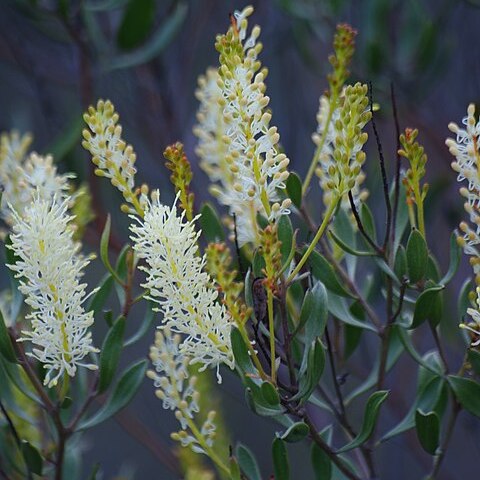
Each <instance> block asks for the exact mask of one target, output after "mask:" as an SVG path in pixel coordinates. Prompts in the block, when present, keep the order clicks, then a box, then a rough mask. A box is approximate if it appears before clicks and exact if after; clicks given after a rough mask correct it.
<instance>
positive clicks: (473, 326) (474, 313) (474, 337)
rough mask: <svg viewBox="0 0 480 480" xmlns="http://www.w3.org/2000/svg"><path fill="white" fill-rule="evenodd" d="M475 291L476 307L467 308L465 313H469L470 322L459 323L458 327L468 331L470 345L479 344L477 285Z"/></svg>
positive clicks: (479, 327) (479, 297)
mask: <svg viewBox="0 0 480 480" xmlns="http://www.w3.org/2000/svg"><path fill="white" fill-rule="evenodd" d="M476 293H477V298H476V303H477V306H476V308H468V309H467V314H468V315H470V322H468V323H461V324H460V328H464V329H465V330H467V331H468V332H469V333H470V337H471V346H472V347H478V346H479V345H480V287H477V291H476Z"/></svg>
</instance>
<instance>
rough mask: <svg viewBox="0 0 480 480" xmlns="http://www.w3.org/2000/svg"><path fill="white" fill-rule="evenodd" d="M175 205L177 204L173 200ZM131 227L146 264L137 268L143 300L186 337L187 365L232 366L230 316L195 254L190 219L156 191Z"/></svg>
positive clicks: (202, 261)
mask: <svg viewBox="0 0 480 480" xmlns="http://www.w3.org/2000/svg"><path fill="white" fill-rule="evenodd" d="M175 203H176V202H175ZM131 218H132V219H133V220H134V221H135V222H136V223H133V224H132V225H131V226H130V231H131V232H132V234H133V235H132V236H131V239H132V241H133V243H134V247H133V248H134V249H135V251H136V253H137V255H138V257H139V258H141V259H145V262H146V265H144V266H141V267H139V268H140V269H142V270H143V271H145V273H146V275H147V279H146V282H145V283H143V284H142V286H143V287H144V288H145V289H146V290H147V291H148V292H149V295H148V297H147V298H149V299H150V300H152V301H153V302H155V303H156V304H157V305H158V309H157V311H160V312H161V313H162V314H163V324H164V325H165V326H167V327H168V328H170V329H171V330H172V331H173V332H176V333H181V334H183V335H185V339H184V340H183V342H182V343H181V345H180V347H179V348H180V351H181V352H182V354H184V355H187V356H188V357H190V363H192V364H195V363H198V364H200V365H201V367H200V370H201V371H202V370H205V369H206V368H207V367H210V366H211V367H216V368H217V377H218V379H219V381H221V377H220V376H219V375H218V368H219V366H220V364H222V363H225V364H226V365H228V366H229V367H230V368H233V367H234V360H233V352H232V347H231V344H230V330H231V326H232V320H231V317H230V315H229V314H228V312H227V311H226V309H225V307H224V306H223V305H221V304H220V303H218V301H217V296H218V292H217V291H216V290H215V289H214V288H212V287H211V286H210V285H211V279H210V277H209V275H208V274H207V273H206V272H205V271H204V265H205V257H201V256H200V255H199V254H198V246H197V240H198V236H199V234H200V232H196V231H195V226H194V221H195V220H196V219H197V218H198V217H197V218H195V219H193V221H191V222H189V221H186V220H185V213H184V212H182V213H181V214H179V212H178V210H177V207H176V205H175V204H174V205H173V206H172V207H167V206H165V205H162V203H160V199H159V195H158V192H155V194H154V195H153V196H152V201H151V202H149V203H148V204H147V206H146V210H145V216H144V218H143V219H140V218H138V217H137V216H135V215H131Z"/></svg>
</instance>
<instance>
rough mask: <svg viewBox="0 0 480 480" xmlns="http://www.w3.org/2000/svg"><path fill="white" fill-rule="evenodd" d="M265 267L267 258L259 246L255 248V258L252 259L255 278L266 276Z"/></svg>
mask: <svg viewBox="0 0 480 480" xmlns="http://www.w3.org/2000/svg"><path fill="white" fill-rule="evenodd" d="M264 269H265V259H264V258H263V255H262V251H261V250H260V249H259V248H257V250H255V253H254V255H253V260H252V272H253V276H254V278H260V277H263V276H264V273H263V271H264Z"/></svg>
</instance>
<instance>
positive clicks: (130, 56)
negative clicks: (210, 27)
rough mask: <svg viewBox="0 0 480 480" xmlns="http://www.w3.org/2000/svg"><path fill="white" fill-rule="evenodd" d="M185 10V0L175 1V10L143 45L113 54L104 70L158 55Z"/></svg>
mask: <svg viewBox="0 0 480 480" xmlns="http://www.w3.org/2000/svg"><path fill="white" fill-rule="evenodd" d="M133 1H134V0H133ZM187 12H188V4H187V2H182V1H180V2H177V5H176V7H175V10H174V11H173V12H172V13H171V14H170V15H168V17H167V18H166V19H165V21H164V22H163V23H162V24H161V25H160V26H159V27H158V28H157V30H156V31H155V32H154V33H153V34H152V35H151V37H150V39H149V40H148V41H147V42H145V44H144V45H142V46H141V47H140V48H137V49H136V50H134V51H132V52H128V53H125V54H123V55H117V56H114V57H113V58H112V59H111V60H109V61H108V62H105V65H104V68H105V70H116V69H121V68H131V67H134V66H136V65H141V64H142V63H146V62H148V61H150V60H152V59H153V58H155V57H157V56H158V55H160V53H161V52H162V51H163V50H164V49H165V48H166V47H167V46H168V45H169V43H170V42H171V41H172V40H173V38H174V37H175V35H176V34H177V33H178V31H179V30H180V27H181V26H182V24H183V22H184V20H185V18H186V16H187Z"/></svg>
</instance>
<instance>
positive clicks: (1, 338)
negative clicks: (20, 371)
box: [0, 311, 18, 363]
mask: <svg viewBox="0 0 480 480" xmlns="http://www.w3.org/2000/svg"><path fill="white" fill-rule="evenodd" d="M0 354H2V356H3V358H5V360H7V361H8V362H10V363H18V361H17V357H16V355H15V350H14V349H13V345H12V340H11V339H10V335H9V333H8V329H7V325H5V320H4V319H3V315H2V312H1V311H0Z"/></svg>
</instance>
